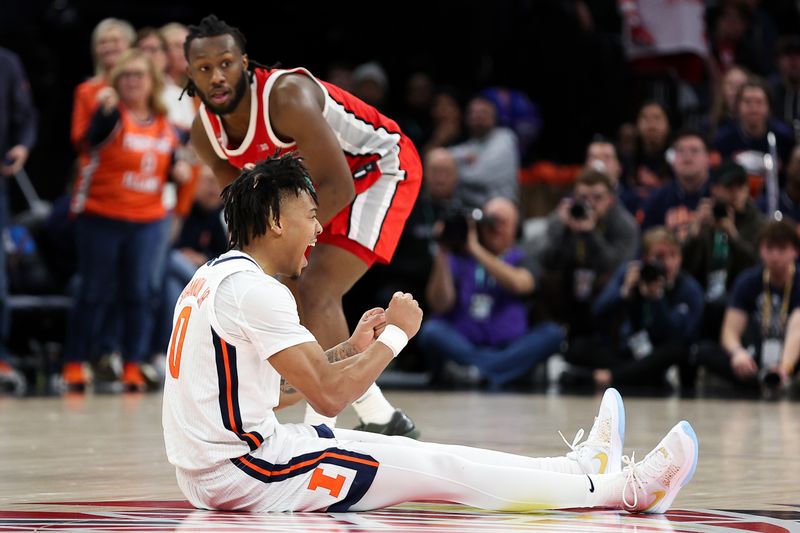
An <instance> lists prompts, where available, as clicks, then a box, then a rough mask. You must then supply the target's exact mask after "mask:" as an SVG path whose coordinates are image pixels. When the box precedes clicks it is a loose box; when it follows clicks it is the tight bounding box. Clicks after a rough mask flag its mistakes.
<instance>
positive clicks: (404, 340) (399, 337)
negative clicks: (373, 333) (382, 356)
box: [377, 324, 408, 357]
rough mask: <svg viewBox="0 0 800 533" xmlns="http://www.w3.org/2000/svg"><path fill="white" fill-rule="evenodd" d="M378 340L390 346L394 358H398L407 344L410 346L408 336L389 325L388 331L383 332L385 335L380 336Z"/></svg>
mask: <svg viewBox="0 0 800 533" xmlns="http://www.w3.org/2000/svg"><path fill="white" fill-rule="evenodd" d="M377 340H378V342H382V343H383V344H385V345H386V346H388V347H389V349H390V350H391V351H392V353H393V354H394V356H395V357H397V354H399V353H400V350H402V349H403V348H405V347H406V344H408V335H406V332H405V331H403V330H402V329H400V328H398V327H397V326H395V325H394V324H388V325H387V326H386V329H384V330H383V333H381V334H380V335H379V336H378V338H377Z"/></svg>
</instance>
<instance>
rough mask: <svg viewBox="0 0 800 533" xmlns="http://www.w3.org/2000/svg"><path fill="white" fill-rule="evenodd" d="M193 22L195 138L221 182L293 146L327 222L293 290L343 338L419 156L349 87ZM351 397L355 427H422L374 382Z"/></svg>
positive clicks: (325, 341) (312, 321)
mask: <svg viewBox="0 0 800 533" xmlns="http://www.w3.org/2000/svg"><path fill="white" fill-rule="evenodd" d="M189 30H190V31H189V35H188V36H187V38H186V42H185V43H184V52H185V54H186V58H187V61H188V63H189V66H188V69H187V74H188V77H189V84H188V86H187V92H188V93H189V94H190V95H195V94H196V95H197V96H199V97H200V99H201V100H202V102H203V105H202V106H201V108H200V111H199V112H198V116H197V118H196V119H195V121H194V124H193V125H192V132H191V138H192V144H193V145H194V147H195V150H196V151H197V153H198V154H199V156H200V157H201V158H202V159H203V160H204V161H205V162H206V163H207V164H208V165H209V166H210V167H211V168H212V169H213V170H214V173H215V174H216V176H217V178H218V179H219V180H220V182H221V184H222V185H223V186H224V185H227V184H228V183H230V182H232V181H233V180H234V179H235V178H236V177H237V176H238V175H239V173H240V169H242V168H243V167H244V166H245V165H247V164H251V163H257V162H258V161H261V160H263V159H265V158H266V157H268V156H273V155H277V154H282V153H286V152H290V151H295V150H296V151H297V152H299V154H300V155H301V156H302V157H303V160H304V163H305V165H306V167H307V168H308V170H309V173H310V175H311V177H312V179H313V180H314V182H315V187H316V189H317V193H318V195H319V210H318V214H317V217H318V219H319V221H320V223H322V224H323V226H324V231H323V233H322V234H321V235H320V237H319V238H318V244H317V246H316V248H315V249H314V251H313V253H311V254H310V255H309V258H308V262H309V263H308V267H307V268H306V269H305V271H304V273H303V275H302V276H301V277H300V278H299V279H298V280H297V281H296V286H295V287H293V289H294V291H295V293H296V294H297V296H298V299H299V306H300V311H301V317H302V320H303V323H304V324H305V326H306V327H308V329H309V330H311V332H312V333H313V334H314V335H315V336H316V338H317V339H318V340H319V342H320V343H321V345H322V346H323V347H324V348H330V347H333V346H336V345H337V344H339V343H340V342H342V341H344V340H345V339H347V338H348V336H349V331H348V327H347V322H346V320H345V316H344V312H343V310H342V297H343V296H344V294H345V293H347V291H349V290H350V288H351V287H352V286H353V285H354V284H355V282H356V281H358V279H359V278H361V277H362V276H363V275H364V274H365V273H366V271H367V270H368V269H369V268H370V266H372V264H373V263H375V262H376V261H377V262H381V263H388V262H389V261H390V260H391V258H392V255H393V254H394V250H395V248H396V246H397V242H398V239H399V238H400V234H401V232H402V230H403V225H404V224H405V221H406V218H407V217H408V214H409V213H410V211H411V209H412V207H413V205H414V202H415V201H416V198H417V194H418V193H419V188H420V184H421V178H422V166H421V163H420V159H419V155H418V154H417V151H416V149H415V148H414V146H413V144H412V143H411V141H410V140H409V139H408V137H406V136H405V135H404V134H403V133H402V132H401V131H400V129H399V127H398V126H397V124H396V123H395V122H394V121H393V120H391V119H389V118H387V117H385V116H383V115H381V114H380V113H379V112H378V111H377V110H376V109H375V108H373V107H371V106H369V105H367V104H365V103H364V102H362V101H361V100H359V99H357V98H356V97H354V96H353V95H351V94H349V93H347V92H346V91H343V90H342V89H340V88H338V87H336V86H334V85H331V84H329V83H326V82H323V81H320V80H318V79H316V78H314V77H313V76H312V75H311V74H310V73H309V72H308V71H307V70H305V69H302V68H296V69H290V70H281V69H269V68H264V67H262V66H261V65H258V64H256V63H254V62H251V61H249V60H248V57H247V54H246V53H245V44H246V40H245V37H244V35H242V33H241V32H240V31H239V30H238V29H236V28H234V27H231V26H229V25H227V24H226V23H225V22H223V21H220V20H219V19H217V17H215V16H214V15H210V16H208V17H205V18H204V19H203V20H202V21H201V22H200V24H199V25H198V26H191V27H190V28H189ZM249 67H255V68H249ZM290 283H291V282H290ZM286 390H291V389H290V388H289V387H288V386H287V389H286ZM287 397H289V396H287ZM295 398H296V400H299V399H300V397H299V395H298V396H295ZM296 400H295V401H296ZM353 406H354V408H355V409H356V412H357V413H358V415H359V418H360V419H361V424H360V425H359V426H358V428H357V429H361V430H365V431H373V432H376V433H384V434H389V435H405V436H411V437H416V436H418V434H419V432H418V431H417V430H416V428H415V427H414V423H413V422H412V421H411V420H410V419H409V418H408V417H407V416H406V415H405V414H404V413H402V412H401V411H400V410H396V409H394V408H393V407H392V406H391V404H389V403H388V401H387V400H386V399H385V398H384V396H383V393H382V392H381V391H380V389H379V388H378V387H377V385H373V386H372V387H370V389H369V390H368V391H367V392H366V393H365V394H364V396H362V397H361V398H360V399H358V400H356V402H355V403H354V404H353ZM305 422H306V423H320V422H325V423H328V424H329V425H331V426H332V425H333V424H335V419H327V418H324V417H321V416H320V415H318V414H316V413H314V412H313V410H311V408H310V407H309V408H307V410H306V420H305Z"/></svg>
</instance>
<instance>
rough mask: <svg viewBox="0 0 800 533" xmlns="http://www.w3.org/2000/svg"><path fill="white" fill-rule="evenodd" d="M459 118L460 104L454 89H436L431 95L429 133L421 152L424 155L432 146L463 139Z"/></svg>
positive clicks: (444, 145)
mask: <svg viewBox="0 0 800 533" xmlns="http://www.w3.org/2000/svg"><path fill="white" fill-rule="evenodd" d="M461 119H462V113H461V104H460V103H459V99H458V95H457V94H456V92H455V90H454V89H447V88H440V89H438V90H437V91H436V93H435V94H434V95H433V104H432V105H431V133H430V136H429V137H428V142H426V143H425V144H424V145H423V147H422V152H421V153H422V154H423V155H424V154H425V153H427V152H428V151H430V150H433V149H434V148H441V147H447V146H452V145H454V144H458V143H461V142H463V141H465V140H466V136H465V135H464V130H463V128H462V125H461Z"/></svg>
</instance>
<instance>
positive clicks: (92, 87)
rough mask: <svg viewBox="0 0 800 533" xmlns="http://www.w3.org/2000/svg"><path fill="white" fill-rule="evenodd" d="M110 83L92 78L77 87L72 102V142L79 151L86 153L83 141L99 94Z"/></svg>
mask: <svg viewBox="0 0 800 533" xmlns="http://www.w3.org/2000/svg"><path fill="white" fill-rule="evenodd" d="M104 87H108V83H106V81H105V80H104V79H103V78H91V79H89V80H86V81H85V82H83V83H81V84H80V85H78V86H77V87H75V97H74V98H73V101H72V127H71V128H70V135H69V137H70V140H72V145H73V146H74V147H75V148H76V149H77V150H78V151H84V149H85V146H84V144H83V139H84V137H85V136H86V132H87V131H88V130H89V124H91V122H92V115H94V112H95V111H96V110H97V93H99V92H100V90H101V89H102V88H104Z"/></svg>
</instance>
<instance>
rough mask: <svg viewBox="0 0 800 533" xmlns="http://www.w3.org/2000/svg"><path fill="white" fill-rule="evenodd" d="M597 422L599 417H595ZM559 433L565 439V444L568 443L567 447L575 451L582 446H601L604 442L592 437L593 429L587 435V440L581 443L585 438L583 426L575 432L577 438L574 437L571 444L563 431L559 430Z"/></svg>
mask: <svg viewBox="0 0 800 533" xmlns="http://www.w3.org/2000/svg"><path fill="white" fill-rule="evenodd" d="M595 423H597V418H595ZM558 434H559V435H560V436H561V440H563V441H564V444H566V445H567V447H568V448H569V449H570V450H572V451H573V452H577V451H578V450H580V449H581V448H585V447H586V446H597V447H601V446H602V445H603V443H602V442H599V441H597V439H592V438H591V437H592V433H591V431H590V432H589V435H588V436H587V437H586V440H585V441H584V442H581V443H580V444H579V441H580V440H581V439H582V438H583V435H584V431H583V428H580V429H579V430H578V432H577V433H576V434H575V438H574V439H572V444H570V443H569V441H568V440H567V438H566V437H565V436H564V434H563V433H561V431H559V432H558Z"/></svg>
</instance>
